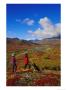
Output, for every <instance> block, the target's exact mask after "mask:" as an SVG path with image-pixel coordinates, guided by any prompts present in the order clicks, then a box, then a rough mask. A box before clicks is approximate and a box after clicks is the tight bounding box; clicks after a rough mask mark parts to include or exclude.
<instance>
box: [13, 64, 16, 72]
mask: <svg viewBox="0 0 67 90" xmlns="http://www.w3.org/2000/svg"><path fill="white" fill-rule="evenodd" d="M16 70H17V65H16V63H14V64H13V72H16Z"/></svg>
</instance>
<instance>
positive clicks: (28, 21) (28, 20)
mask: <svg viewBox="0 0 67 90" xmlns="http://www.w3.org/2000/svg"><path fill="white" fill-rule="evenodd" d="M22 23H25V24H27V25H29V26H31V25H33V24H34V20H32V19H29V18H25V19H24V20H23V21H22Z"/></svg>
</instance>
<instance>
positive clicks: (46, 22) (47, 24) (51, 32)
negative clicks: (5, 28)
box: [28, 17, 61, 39]
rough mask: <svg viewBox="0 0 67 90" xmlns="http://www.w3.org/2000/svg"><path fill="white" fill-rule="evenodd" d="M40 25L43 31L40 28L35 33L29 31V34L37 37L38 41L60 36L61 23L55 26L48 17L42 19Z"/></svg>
mask: <svg viewBox="0 0 67 90" xmlns="http://www.w3.org/2000/svg"><path fill="white" fill-rule="evenodd" d="M38 23H39V24H40V25H41V27H42V29H41V28H38V29H36V30H35V31H34V32H32V31H28V33H30V34H31V35H32V36H33V37H36V38H37V39H44V38H50V37H55V36H58V35H59V34H60V30H61V25H60V23H57V24H53V23H52V21H51V20H50V19H49V18H47V17H44V18H41V19H40V20H39V22H38Z"/></svg>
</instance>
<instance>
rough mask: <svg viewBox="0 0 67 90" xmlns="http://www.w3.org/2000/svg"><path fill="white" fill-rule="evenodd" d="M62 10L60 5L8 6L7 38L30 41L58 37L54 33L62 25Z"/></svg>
mask: <svg viewBox="0 0 67 90" xmlns="http://www.w3.org/2000/svg"><path fill="white" fill-rule="evenodd" d="M60 9H61V7H60V4H7V5H6V11H7V13H6V14H7V15H6V27H7V37H11V38H15V37H18V38H20V39H26V40H29V39H43V38H46V37H48V36H50V37H51V35H57V34H58V33H56V34H55V32H53V31H56V28H58V27H59V26H60V25H59V24H60V23H61V20H60V19H61V17H60V16H61V15H60V14H61V13H60ZM56 25H57V26H56ZM48 27H50V29H49V28H48ZM54 27H55V28H54ZM51 30H53V31H51ZM43 33H44V34H43Z"/></svg>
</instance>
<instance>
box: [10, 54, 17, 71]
mask: <svg viewBox="0 0 67 90" xmlns="http://www.w3.org/2000/svg"><path fill="white" fill-rule="evenodd" d="M11 64H12V72H16V70H17V64H16V57H15V53H12V55H11Z"/></svg>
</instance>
